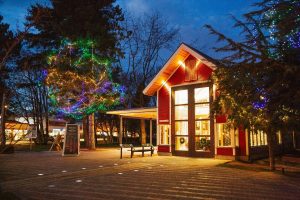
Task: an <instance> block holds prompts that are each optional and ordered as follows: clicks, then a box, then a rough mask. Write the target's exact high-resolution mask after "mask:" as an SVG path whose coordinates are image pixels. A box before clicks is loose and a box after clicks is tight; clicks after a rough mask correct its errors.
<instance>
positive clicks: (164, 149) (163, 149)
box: [157, 145, 170, 152]
mask: <svg viewBox="0 0 300 200" xmlns="http://www.w3.org/2000/svg"><path fill="white" fill-rule="evenodd" d="M157 151H158V152H170V146H169V145H158V146H157Z"/></svg>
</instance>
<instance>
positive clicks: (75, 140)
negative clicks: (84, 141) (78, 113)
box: [62, 124, 80, 156]
mask: <svg viewBox="0 0 300 200" xmlns="http://www.w3.org/2000/svg"><path fill="white" fill-rule="evenodd" d="M79 151H80V135H79V127H78V125H77V124H67V127H66V132H65V135H64V147H63V153H62V155H63V156H78V155H79Z"/></svg>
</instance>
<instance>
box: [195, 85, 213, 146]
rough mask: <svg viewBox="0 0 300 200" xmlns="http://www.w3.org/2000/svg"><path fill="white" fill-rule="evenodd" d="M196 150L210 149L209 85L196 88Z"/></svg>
mask: <svg viewBox="0 0 300 200" xmlns="http://www.w3.org/2000/svg"><path fill="white" fill-rule="evenodd" d="M194 103H195V151H209V150H210V108H209V87H201V88H195V89H194Z"/></svg>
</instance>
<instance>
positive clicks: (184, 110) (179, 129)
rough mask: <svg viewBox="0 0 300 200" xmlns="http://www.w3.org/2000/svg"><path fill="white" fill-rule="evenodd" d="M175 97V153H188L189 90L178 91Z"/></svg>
mask: <svg viewBox="0 0 300 200" xmlns="http://www.w3.org/2000/svg"><path fill="white" fill-rule="evenodd" d="M174 96H175V98H174V99H175V101H174V114H175V116H174V123H175V151H188V150H189V133H188V130H189V129H188V126H189V123H188V119H189V117H188V110H189V109H188V107H189V106H188V90H187V89H186V90H176V91H175V92H174Z"/></svg>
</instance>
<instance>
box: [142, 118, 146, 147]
mask: <svg viewBox="0 0 300 200" xmlns="http://www.w3.org/2000/svg"><path fill="white" fill-rule="evenodd" d="M140 124H141V135H140V140H141V144H146V143H147V140H146V139H147V138H146V135H147V134H146V123H145V120H144V119H141V121H140Z"/></svg>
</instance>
